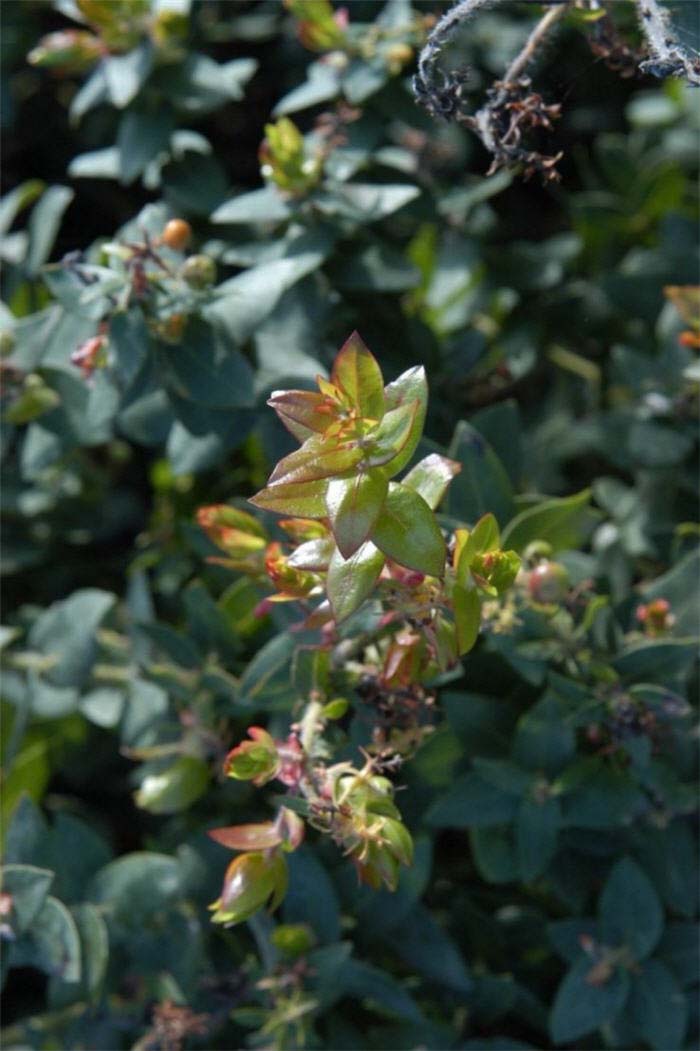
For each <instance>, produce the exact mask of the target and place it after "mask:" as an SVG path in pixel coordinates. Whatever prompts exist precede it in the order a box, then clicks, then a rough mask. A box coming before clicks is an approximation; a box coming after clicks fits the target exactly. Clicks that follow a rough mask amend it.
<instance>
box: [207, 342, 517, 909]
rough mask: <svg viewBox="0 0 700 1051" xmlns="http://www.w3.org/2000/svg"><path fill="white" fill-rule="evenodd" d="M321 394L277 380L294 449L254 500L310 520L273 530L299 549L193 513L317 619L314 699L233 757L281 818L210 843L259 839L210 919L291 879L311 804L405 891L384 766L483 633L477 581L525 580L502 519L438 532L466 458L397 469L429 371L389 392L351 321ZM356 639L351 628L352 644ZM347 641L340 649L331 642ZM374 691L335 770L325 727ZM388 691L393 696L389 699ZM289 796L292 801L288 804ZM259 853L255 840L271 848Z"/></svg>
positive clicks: (416, 428)
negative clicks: (355, 742)
mask: <svg viewBox="0 0 700 1051" xmlns="http://www.w3.org/2000/svg"><path fill="white" fill-rule="evenodd" d="M318 386H319V393H314V392H311V391H303V390H299V391H275V392H274V393H273V395H272V397H271V399H270V402H269V404H270V405H271V406H272V407H273V408H274V409H275V411H276V412H277V414H278V415H279V417H280V418H281V419H282V421H283V422H284V423H285V424H286V426H287V427H288V428H289V430H290V431H291V432H292V434H293V435H294V437H295V438H297V439H298V440H299V441H301V442H302V445H301V448H300V449H298V450H297V451H296V452H292V453H290V454H289V455H288V456H286V457H285V458H284V459H283V460H281V461H280V462H279V463H278V464H277V466H276V467H275V469H274V471H273V472H272V474H271V475H270V479H269V481H268V484H267V487H266V488H265V489H263V490H262V491H261V492H260V493H258V494H257V495H256V496H254V497H253V498H252V503H254V504H256V505H257V506H258V507H260V508H264V509H266V510H272V511H275V512H277V513H282V514H291V515H295V516H297V515H303V516H304V517H294V518H288V519H285V520H283V521H282V522H281V527H282V528H283V530H284V532H285V533H286V534H287V535H288V537H289V538H290V539H291V545H290V546H291V551H290V553H289V554H287V553H286V552H284V551H283V550H282V545H281V544H280V543H278V542H274V541H273V542H269V538H268V537H266V536H265V533H264V530H262V529H261V528H260V526H259V524H258V522H257V521H256V520H255V519H254V518H252V517H251V516H250V515H248V514H247V513H246V512H244V511H239V510H236V509H235V508H233V507H229V506H227V505H223V506H214V507H204V508H202V509H201V510H200V512H199V521H200V524H201V525H202V526H203V527H204V528H205V529H206V530H207V532H208V534H209V536H210V537H211V539H212V540H213V541H214V543H215V544H216V545H217V546H218V547H220V548H221V550H222V551H224V552H225V553H226V555H227V556H228V557H227V558H226V559H218V560H217V561H219V562H220V563H222V564H224V565H228V566H230V567H231V569H238V570H242V571H243V572H245V573H248V574H250V575H251V576H254V577H257V578H261V579H263V580H265V579H266V578H267V579H268V580H269V581H270V582H271V584H272V585H273V586H274V588H275V589H276V590H275V593H274V594H273V595H271V596H270V597H269V598H268V599H266V600H264V602H275V601H277V602H290V601H291V602H299V603H301V604H302V605H303V607H305V616H304V617H303V619H302V620H301V621H300V623H299V625H298V627H300V628H311V627H313V628H318V629H320V630H321V632H322V634H323V635H324V636H325V641H324V642H323V643H321V644H320V645H319V646H318V647H315V648H313V647H305V648H303V649H300V650H299V651H298V654H297V656H298V660H299V661H300V663H301V664H302V667H304V666H305V669H306V675H307V676H308V684H309V689H308V693H309V701H308V704H307V705H306V706H305V707H304V708H303V709H302V711H301V713H300V717H299V720H298V722H296V723H294V724H293V726H292V730H291V733H290V734H289V736H288V737H287V738H286V739H284V740H282V741H275V740H273V738H272V737H271V736H270V734H269V733H268V732H267V731H266V730H263V729H261V728H260V727H257V726H253V727H250V728H249V730H248V734H249V736H250V738H251V740H249V741H244V742H243V743H242V744H239V745H238V746H237V747H236V748H234V749H233V750H232V751H231V752H230V753H229V755H228V756H227V759H226V764H225V769H226V773H227V774H228V775H229V776H230V777H234V778H236V779H238V780H241V781H252V782H253V784H254V785H257V786H261V785H264V784H266V783H267V782H268V781H271V780H273V779H275V778H276V779H277V780H279V781H281V782H282V784H283V785H286V786H287V788H288V790H289V799H287V800H285V805H284V806H281V807H280V809H279V811H278V813H277V817H276V818H275V820H274V822H273V821H270V822H268V823H267V824H257V825H238V826H231V827H227V828H220V829H215V830H214V831H213V832H211V833H210V835H211V836H212V838H214V839H215V840H216V841H217V842H219V843H222V844H223V845H224V846H227V847H232V848H233V849H234V850H243V849H246V848H253V852H250V853H245V854H242V855H240V856H239V857H237V858H236V859H235V860H234V861H233V862H232V863H231V865H230V866H229V868H228V870H227V872H226V877H225V880H224V887H223V890H222V892H221V897H220V898H219V899H218V900H217V902H216V906H215V907H216V912H215V914H214V917H213V918H214V920H215V921H218V922H224V923H230V922H234V923H235V922H239V921H240V920H243V919H247V918H248V917H249V916H250V915H251V914H252V913H253V912H254V911H255V910H256V909H258V908H260V907H261V906H262V905H263V904H264V903H265V902H266V901H267V899H268V898H270V897H271V896H272V907H275V906H276V905H279V903H280V901H281V900H282V898H283V897H284V891H285V887H286V879H287V877H286V866H285V863H284V852H285V851H290V850H295V849H296V848H297V847H298V846H300V844H301V842H302V840H303V835H304V832H303V829H304V825H303V822H302V821H301V820H300V819H299V817H298V816H297V815H298V814H302V815H304V816H305V817H306V818H307V819H308V821H309V824H310V825H311V826H312V827H314V828H316V829H318V830H319V831H321V832H323V833H326V834H327V835H329V836H330V837H331V839H333V840H334V841H335V842H336V843H338V845H339V846H341V847H342V848H343V852H344V853H345V854H346V855H348V856H349V857H351V858H352V860H353V862H354V863H355V867H356V869H357V873H358V876H359V878H360V880H362V881H363V882H365V883H368V884H369V885H370V886H371V887H374V888H375V889H379V888H380V887H381V886H382V885H385V886H386V887H387V888H388V889H389V890H396V888H397V886H398V882H399V868H400V865H401V864H404V865H410V864H411V861H412V858H413V843H412V840H411V835H410V833H409V831H408V829H407V828H406V827H405V825H403V824H402V822H401V820H400V818H401V815H400V812H399V810H398V808H397V806H396V803H395V801H394V798H393V797H394V787H393V785H392V782H391V781H390V780H389V779H388V778H387V777H385V776H383V775H384V774H385V772H386V771H388V770H396V769H398V768H400V767H401V765H402V763H403V761H404V759H405V758H407V757H409V756H411V755H412V754H413V753H414V752H415V751H416V749H417V748H418V747H419V745H420V744H421V742H422V740H423V738H424V737H425V735H426V733H429V732H430V731H431V730H432V726H431V725H430V724H429V722H428V719H427V718H426V716H428V717H429V715H430V707H431V705H432V703H433V701H434V697H433V696H431V692H430V690H429V689H428V688H426V686H427V684H429V683H430V682H431V681H433V680H434V679H435V678H436V676H438V675H439V674H440V673H441V672H446V671H448V670H450V669H452V668H454V666H455V665H456V663H457V661H458V659H459V657H460V656H462V655H464V654H466V653H468V652H469V650H470V649H471V648H472V646H473V645H474V643H475V642H476V639H477V635H478V632H479V625H480V620H481V599H480V593H481V594H483V595H485V596H494V597H496V596H500V595H501V594H503V593H504V592H505V591H506V590H507V589H508V587H509V586H510V585H511V584H512V583H513V581H514V580H515V578H516V576H517V573H518V570H519V568H520V559H519V557H518V555H517V554H516V553H515V552H514V551H507V552H505V551H502V550H501V549H500V545H499V530H498V524H497V522H496V519H495V518H494V517H493V515H492V514H486V515H484V516H483V517H482V518H480V519H479V521H478V522H477V523H476V524H475V526H474V528H473V529H472V530H471V531H470V530H468V529H459V528H458V529H456V530H455V531H454V533H453V534H452V536H451V537H450V540H449V543H448V544H446V542H445V538H444V537H443V534H442V531H441V530H440V527H439V525H438V522H437V520H436V518H435V515H434V513H433V512H434V510H435V508H436V507H437V505H438V504H439V503H440V501H441V499H442V497H443V496H444V494H445V491H446V489H447V486H448V485H449V483H450V481H451V479H452V478H453V477H454V475H455V474H457V473H458V472H459V470H460V469H461V467H460V464H459V463H455V462H454V461H453V460H450V459H448V458H447V457H445V456H440V455H438V454H435V453H432V454H429V455H428V456H425V457H424V458H423V459H422V460H419V461H418V463H416V464H415V466H414V467H412V468H411V470H410V471H409V472H408V473H407V474H406V476H405V477H404V478H403V481H401V482H393V481H390V479H391V478H393V477H395V476H396V475H397V474H398V472H400V471H401V470H402V468H404V467H405V466H406V464H407V463H409V461H410V460H411V458H412V456H413V453H414V452H415V450H416V448H417V446H418V443H419V441H420V437H421V431H422V428H423V421H424V418H425V412H426V407H427V395H428V392H427V383H426V379H425V371H424V370H423V369H422V368H414V369H409V370H408V371H407V372H404V373H403V374H402V375H401V376H399V378H398V379H396V380H395V381H394V382H393V383H390V384H388V385H387V386H384V380H383V377H382V373H381V369H380V368H379V365H378V363H377V361H376V359H375V358H374V356H373V355H372V354H371V353H370V351H369V350H368V349H367V347H366V346H365V345H364V343H363V342H362V340H361V338H360V337H359V335H358V334H357V333H356V332H355V333H353V335H352V336H350V338H349V339H348V340H347V342H346V343H345V344H344V345H343V347H342V348H341V350H340V352H339V353H338V356H337V357H336V359H335V361H334V363H333V367H332V370H331V375H330V380H325V379H323V377H321V376H319V377H318ZM373 592H374V593H376V598H377V600H378V602H377V608H376V614H375V624H374V626H373V629H372V630H368V629H367V628H365V630H364V632H363V634H362V635H361V636H360V638H359V639H357V640H352V643H351V645H352V648H353V649H354V650H355V651H356V652H355V654H354V657H355V661H356V662H359V668H361V669H362V670H361V671H359V670H358V671H356V672H355V673H354V674H353V673H352V672H351V673H350V674H348V671H349V669H348V664H349V662H348V657H349V655H350V654H349V653H348V650H347V647H344V646H343V643H342V642H341V641H339V639H338V628H339V627H340V625H341V624H342V623H343V622H344V621H346V620H347V618H348V617H350V616H352V614H353V613H355V611H356V610H357V609H358V608H359V607H360V606H361V605H362V604H363V602H364V601H365V600H366V599H368V598H369V597H370V596H371V595H372V594H373ZM348 641H350V640H348ZM338 651H339V652H338ZM361 682H362V684H363V685H364V686H365V687H366V685H367V684H368V682H372V683H374V684H375V686H376V690H377V701H378V702H379V700H380V698H381V696H382V694H384V695H385V697H384V699H383V700H382V702H381V703H377V705H376V712H375V717H374V720H372V721H373V722H374V721H375V720H376V723H375V725H373V726H372V728H371V743H369V744H368V745H367V746H366V748H364V749H362V752H363V755H364V757H365V762H364V763H363V765H362V768H361V769H357V768H355V767H354V766H353V765H352V763H350V762H348V761H347V760H343V761H341V762H338V763H334V764H332V765H328V764H327V762H326V761H325V760H327V759H328V757H329V755H330V754H331V747H330V746H329V743H328V742H327V741H326V740H325V739H324V737H323V730H324V728H325V725H326V723H327V722H328V721H332V722H335V721H336V720H338V719H342V717H343V716H344V715H345V713H346V712H347V710H348V707H349V703H348V700H347V699H346V698H345V697H342V696H335V694H336V693H337V691H338V689H345V690H346V691H347V690H348V688H349V689H350V690H353V689H355V690H356V689H357V687H358V686H360V684H361ZM394 693H396V694H397V696H396V698H394V696H393V695H394ZM290 807H291V810H290V809H289V808H290ZM260 851H263V853H262V854H261V853H260Z"/></svg>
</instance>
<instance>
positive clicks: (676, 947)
mask: <svg viewBox="0 0 700 1051" xmlns="http://www.w3.org/2000/svg"><path fill="white" fill-rule="evenodd" d="M699 944H700V924H698V923H669V924H668V925H667V926H666V929H665V931H664V933H663V935H662V937H661V941H660V942H659V945H658V948H657V955H658V956H659V957H660V958H661V959H662V960H663V962H664V963H665V964H667V965H668V967H669V968H670V969H671V971H672V972H673V974H674V975H675V976H676V979H677V980H678V981H679V982H680V984H681V985H682V986H683V987H684V988H685V987H687V986H692V985H697V984H698V982H700V956H699V955H698V945H699Z"/></svg>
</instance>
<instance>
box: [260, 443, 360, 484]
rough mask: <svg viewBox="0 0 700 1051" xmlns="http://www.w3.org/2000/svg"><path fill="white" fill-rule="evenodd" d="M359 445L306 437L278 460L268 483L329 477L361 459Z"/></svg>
mask: <svg viewBox="0 0 700 1051" xmlns="http://www.w3.org/2000/svg"><path fill="white" fill-rule="evenodd" d="M362 456H363V451H362V449H359V448H357V447H356V446H355V447H350V448H339V447H338V446H337V445H334V444H331V443H330V442H323V441H322V440H319V439H318V438H315V437H314V438H310V439H309V440H308V441H307V442H305V444H304V445H302V447H301V449H297V450H296V452H293V453H290V454H289V456H285V457H284V459H282V460H280V461H279V463H278V464H277V466H276V467H275V469H274V471H273V472H272V474H271V475H270V478H269V481H268V485H277V484H281V483H284V484H287V485H289V484H291V483H292V482H313V481H315V480H316V479H318V478H331V477H332V476H334V475H338V474H343V472H344V471H349V470H350V469H351V468H353V467H355V466H356V465H357V464H358V463H359V462H360V460H361V459H362Z"/></svg>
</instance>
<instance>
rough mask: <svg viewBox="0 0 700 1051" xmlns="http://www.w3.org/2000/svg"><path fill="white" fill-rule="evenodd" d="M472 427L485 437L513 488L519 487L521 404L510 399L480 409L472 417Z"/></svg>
mask: <svg viewBox="0 0 700 1051" xmlns="http://www.w3.org/2000/svg"><path fill="white" fill-rule="evenodd" d="M471 424H472V426H473V427H476V429H477V431H479V433H480V434H483V436H484V438H485V439H486V441H487V442H488V443H489V445H490V446H491V448H492V449H493V451H494V452H495V454H496V456H497V457H498V459H499V460H500V461H501V463H502V464H503V466H504V467H505V469H506V471H507V472H508V477H509V478H510V480H511V482H512V484H513V485H514V486H517V485H518V484H519V482H520V480H521V476H522V464H523V441H522V435H521V422H520V410H519V408H518V403H517V402H516V401H514V400H511V399H509V400H508V401H499V402H496V404H495V405H489V406H488V407H487V408H485V409H480V410H479V412H477V413H475V414H474V415H473V416H472V417H471Z"/></svg>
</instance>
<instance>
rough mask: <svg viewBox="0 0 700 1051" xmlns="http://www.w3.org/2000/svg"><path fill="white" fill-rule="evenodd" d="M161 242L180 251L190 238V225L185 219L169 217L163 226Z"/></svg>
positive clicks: (185, 246)
mask: <svg viewBox="0 0 700 1051" xmlns="http://www.w3.org/2000/svg"><path fill="white" fill-rule="evenodd" d="M160 240H161V244H164V245H167V246H168V248H172V249H174V251H176V252H182V251H183V250H184V249H185V248H187V246H188V244H189V243H190V241H191V240H192V227H191V226H190V224H189V223H188V222H187V221H186V220H185V219H170V221H169V222H167V223H166V224H165V226H164V227H163V233H162V234H161V236H160Z"/></svg>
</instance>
